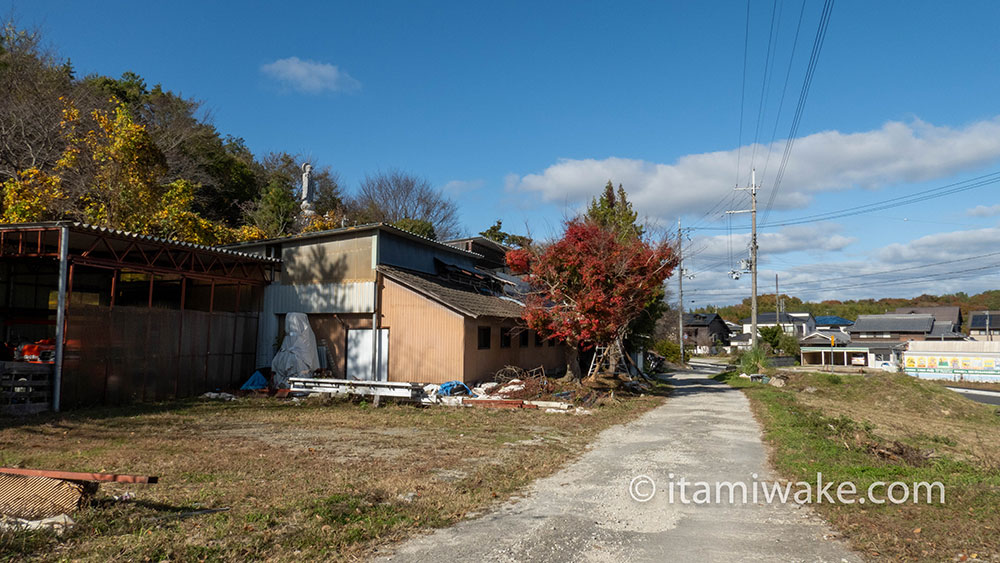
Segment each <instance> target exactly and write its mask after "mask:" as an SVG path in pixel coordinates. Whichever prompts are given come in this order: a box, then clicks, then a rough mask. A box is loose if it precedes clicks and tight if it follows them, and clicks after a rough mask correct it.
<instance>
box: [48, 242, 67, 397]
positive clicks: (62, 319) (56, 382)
mask: <svg viewBox="0 0 1000 563" xmlns="http://www.w3.org/2000/svg"><path fill="white" fill-rule="evenodd" d="M68 272H69V227H66V226H64V227H62V228H61V229H59V298H58V301H57V303H56V359H55V366H54V369H53V374H52V410H53V411H55V412H59V409H60V408H61V406H62V370H63V356H64V349H65V347H66V344H65V342H66V289H67V287H68V285H69V280H68V279H67V278H68Z"/></svg>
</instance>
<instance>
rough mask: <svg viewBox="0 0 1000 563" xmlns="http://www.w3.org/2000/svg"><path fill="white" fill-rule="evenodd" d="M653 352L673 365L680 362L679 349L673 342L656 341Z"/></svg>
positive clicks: (678, 345) (668, 340)
mask: <svg viewBox="0 0 1000 563" xmlns="http://www.w3.org/2000/svg"><path fill="white" fill-rule="evenodd" d="M653 351H654V352H656V353H657V354H659V355H661V356H663V357H664V358H666V360H667V361H668V362H673V363H675V364H679V363H680V362H681V347H680V344H678V343H677V342H676V341H675V340H670V339H663V340H657V341H656V342H655V343H654V344H653Z"/></svg>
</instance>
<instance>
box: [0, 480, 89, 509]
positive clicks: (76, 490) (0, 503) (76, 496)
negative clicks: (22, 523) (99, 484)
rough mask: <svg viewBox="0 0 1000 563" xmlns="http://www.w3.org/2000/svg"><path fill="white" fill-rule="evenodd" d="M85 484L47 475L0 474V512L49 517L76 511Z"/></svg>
mask: <svg viewBox="0 0 1000 563" xmlns="http://www.w3.org/2000/svg"><path fill="white" fill-rule="evenodd" d="M83 493H84V486H83V485H80V484H77V483H72V482H69V481H62V480H58V479H49V478H46V477H26V476H23V475H5V474H0V514H3V515H6V516H12V517H14V518H27V519H36V518H47V517H50V516H56V515H58V514H66V513H69V512H73V511H74V510H76V509H77V507H79V505H80V501H81V500H82V498H83Z"/></svg>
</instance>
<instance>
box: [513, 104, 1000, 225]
mask: <svg viewBox="0 0 1000 563" xmlns="http://www.w3.org/2000/svg"><path fill="white" fill-rule="evenodd" d="M752 148H753V147H744V149H743V153H742V155H743V156H742V157H743V166H746V163H747V159H748V155H749V154H750V151H751V150H752ZM783 150H784V144H783V143H775V146H774V149H773V152H772V155H771V159H770V163H769V164H768V168H767V169H766V170H761V169H759V170H758V183H759V184H762V185H763V186H764V191H763V193H762V197H764V198H766V197H767V196H768V194H767V190H768V189H770V187H771V180H772V179H771V178H770V176H773V175H774V173H775V172H776V170H777V168H778V161H779V160H780V156H781V153H782V151H783ZM766 153H767V147H764V146H758V147H757V155H758V157H757V158H758V159H759V161H760V164H759V165H758V167H759V168H761V167H762V166H761V165H762V164H763V162H764V161H765V160H766ZM760 155H765V156H760ZM737 158H738V151H737V150H729V151H717V152H710V153H701V154H692V155H686V156H683V157H681V158H679V159H678V160H677V161H676V162H674V163H673V164H661V163H656V162H649V161H645V160H638V159H630V158H618V157H610V158H605V159H601V160H598V159H582V160H573V159H562V160H560V161H559V162H557V163H556V164H553V165H551V166H549V167H548V168H546V169H545V170H544V171H542V172H540V173H538V174H528V175H526V176H523V177H521V178H520V179H519V181H518V182H516V185H515V189H519V190H523V191H527V192H535V193H538V194H539V195H540V196H541V197H542V199H544V200H546V201H559V202H565V201H569V202H581V201H586V200H588V199H589V198H591V197H593V196H594V194H596V193H598V192H599V191H600V188H601V186H603V185H604V183H605V182H607V181H608V180H609V179H610V180H611V181H613V182H614V183H616V184H617V183H622V184H624V185H625V188H626V190H627V191H628V192H629V195H630V196H631V199H632V200H633V202H634V203H635V204H636V206H637V207H638V208H640V209H643V210H644V212H645V213H647V214H648V215H650V216H659V217H675V216H676V215H677V214H679V213H699V212H706V211H708V210H709V209H710V208H711V207H712V206H713V205H715V204H716V203H717V202H718V201H719V200H720V199H723V198H729V197H731V195H732V190H733V187H734V185H733V182H734V180H735V177H734V174H735V171H736V168H737V166H736V163H737ZM998 159H1000V116H998V117H995V118H993V119H988V120H983V121H978V122H975V123H973V124H971V125H968V126H967V127H964V128H960V129H955V128H950V127H944V126H940V127H939V126H934V125H931V124H928V123H925V122H923V121H919V120H917V121H914V122H912V123H902V122H898V121H891V122H888V123H886V124H885V125H883V126H882V127H881V128H880V129H876V130H873V131H866V132H861V133H841V132H839V131H824V132H820V133H815V134H812V135H808V136H805V137H801V138H799V139H797V140H796V141H795V146H794V148H793V149H792V155H791V158H790V159H789V161H788V167H787V168H786V170H785V176H784V179H783V180H782V187H781V191H780V192H779V195H778V197H777V198H776V200H775V204H774V205H775V207H776V208H784V209H789V208H801V207H805V206H806V205H808V203H809V202H810V200H811V199H812V196H813V195H814V194H816V193H818V192H824V191H835V190H847V189H851V188H865V189H874V188H878V187H880V186H883V185H887V184H894V183H899V182H920V181H927V180H933V179H936V178H942V177H945V176H948V175H951V174H955V173H957V172H960V171H962V170H968V169H973V168H977V167H981V166H984V165H987V164H989V163H991V162H994V161H996V160H998ZM742 181H745V180H741V182H742ZM510 184H514V183H513V182H511V183H510Z"/></svg>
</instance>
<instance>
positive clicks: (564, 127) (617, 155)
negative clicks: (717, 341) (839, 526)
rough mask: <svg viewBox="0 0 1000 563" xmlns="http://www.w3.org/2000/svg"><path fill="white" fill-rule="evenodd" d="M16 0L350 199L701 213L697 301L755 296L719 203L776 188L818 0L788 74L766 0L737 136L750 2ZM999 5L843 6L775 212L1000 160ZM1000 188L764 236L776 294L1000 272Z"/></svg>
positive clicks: (784, 9) (90, 61)
mask: <svg viewBox="0 0 1000 563" xmlns="http://www.w3.org/2000/svg"><path fill="white" fill-rule="evenodd" d="M4 5H6V9H5V10H4V12H5V13H9V14H12V15H13V16H14V17H15V18H16V19H17V21H18V22H19V23H20V24H21V25H22V26H37V27H39V28H40V29H41V30H42V32H43V33H44V35H45V37H46V39H47V40H48V41H49V42H50V43H51V44H52V46H53V47H54V48H55V49H56V50H57V51H58V53H59V54H60V55H62V56H65V57H69V58H71V60H72V62H73V64H74V66H75V68H76V70H77V72H78V73H79V74H80V75H84V74H89V73H101V74H107V75H112V76H117V75H119V74H121V73H122V72H124V71H128V70H131V71H135V72H137V73H139V74H140V75H142V76H143V77H144V78H145V79H146V80H147V82H148V83H150V84H155V83H162V84H163V85H164V86H165V87H167V88H169V89H172V90H174V91H178V92H180V93H182V94H183V95H185V96H189V97H194V98H197V99H200V100H202V101H203V102H204V104H205V108H206V109H208V110H209V111H210V113H211V116H212V119H213V121H214V123H215V125H216V126H217V127H218V128H219V130H220V131H222V132H224V133H229V134H233V135H236V136H240V137H243V138H244V139H246V141H247V143H248V144H249V146H250V147H251V148H252V149H253V150H254V151H255V152H265V151H269V150H286V151H290V152H298V153H302V154H305V155H309V156H310V157H311V158H312V159H313V160H314V161H315V162H316V163H317V164H319V165H330V166H332V167H333V169H334V170H336V171H338V172H339V173H340V175H341V178H342V180H343V181H344V184H345V187H346V188H347V189H348V190H351V189H353V188H354V186H356V185H357V182H358V180H359V179H360V178H362V177H363V176H364V174H365V173H366V172H370V171H375V170H378V169H387V168H391V167H397V168H401V169H403V170H407V171H411V172H414V173H417V174H420V175H422V176H425V177H426V178H428V179H429V180H430V181H431V182H432V183H433V184H435V185H436V186H439V187H442V188H444V189H446V190H447V191H448V193H449V194H450V195H451V196H452V197H453V198H454V199H455V200H456V201H457V202H458V204H459V206H460V210H461V218H462V221H463V224H464V226H465V228H466V229H467V231H468V232H469V233H475V232H478V231H479V230H482V229H483V228H485V227H487V226H489V225H490V224H491V223H492V222H493V221H494V220H495V219H497V218H500V219H503V221H504V225H505V227H507V228H508V229H510V230H516V231H524V230H525V229H528V230H530V232H531V234H533V235H535V236H536V237H546V236H551V235H552V234H554V233H556V232H557V231H558V229H559V227H560V224H561V221H562V219H563V218H564V217H566V216H568V215H571V214H573V213H574V212H575V211H576V210H578V209H579V207H580V206H581V205H582V204H583V203H584V202H585V201H586V200H588V199H589V198H590V197H592V196H593V195H594V194H596V193H598V192H599V190H600V189H601V187H602V186H603V185H604V183H605V182H607V180H609V179H611V180H612V181H614V182H615V183H619V182H621V183H623V184H624V186H625V188H626V190H627V191H628V192H629V193H630V194H631V195H632V199H633V200H634V202H635V204H636V207H637V208H638V209H639V211H640V212H641V213H642V214H643V215H646V216H647V217H648V218H649V220H650V221H652V222H653V223H654V224H658V225H664V226H667V225H673V224H675V222H676V220H677V218H678V216H680V217H681V218H682V220H683V221H684V223H685V224H688V225H695V226H697V227H702V228H703V229H704V228H708V230H694V231H692V232H691V238H692V240H691V241H690V242H688V243H686V244H687V248H688V254H689V256H690V258H689V259H688V261H687V264H686V266H687V267H688V269H689V270H690V271H691V272H694V273H695V274H696V275H695V277H694V278H693V279H692V280H690V281H688V282H686V283H685V289H689V288H690V290H691V291H690V292H689V297H688V299H693V300H694V303H693V304H697V305H700V304H705V303H719V304H722V303H730V302H734V301H738V300H739V299H741V298H742V297H743V296H745V295H747V294H748V285H749V276H745V277H743V278H741V279H740V280H739V281H734V280H732V279H730V278H729V276H728V275H727V272H728V271H729V269H730V268H731V267H732V262H731V260H730V256H729V247H730V245H732V246H733V248H734V251H733V254H734V258H735V259H738V258H741V257H744V256H745V252H746V250H745V249H746V240H745V233H746V230H747V229H746V225H747V224H748V217H747V216H745V215H744V216H739V217H735V218H734V222H733V226H734V227H735V230H734V234H733V236H732V237H730V236H729V231H728V223H727V221H726V220H725V219H723V215H721V214H719V213H718V211H721V210H722V209H723V208H724V207H726V206H727V205H730V204H731V205H732V206H739V205H740V204H741V201H740V200H736V201H732V202H730V201H726V202H725V203H726V205H722V206H720V205H717V204H718V203H719V202H720V200H724V199H726V198H729V197H730V194H731V192H730V190H731V189H732V188H733V187H734V186H735V185H736V183H737V179H739V182H740V183H741V184H744V185H745V184H746V182H747V181H748V177H749V170H750V161H751V158H750V156H751V155H752V154H754V157H753V159H752V161H753V165H754V166H755V167H756V168H757V169H758V174H759V180H760V184H761V201H762V206H763V204H764V203H765V202H766V201H767V200H768V199H769V196H770V191H771V190H773V188H774V186H773V180H774V178H773V177H774V172H775V171H776V169H777V162H778V160H780V156H781V150H782V147H783V144H782V143H783V142H784V139H785V138H786V137H787V135H788V134H789V125H790V122H791V117H792V113H793V111H794V109H795V105H796V101H797V99H798V96H799V91H800V88H801V86H802V81H803V76H804V71H805V68H806V59H807V56H808V53H809V51H810V50H811V48H812V42H813V37H814V35H815V33H816V29H817V24H818V22H819V19H820V11H821V9H822V2H821V1H819V0H807V2H806V4H805V8H804V11H802V26H801V30H800V35H799V39H798V42H797V43H796V47H795V49H796V50H795V58H794V59H792V60H791V66H789V58H790V56H791V53H792V51H791V49H792V39H793V36H794V33H795V29H796V22H797V20H798V17H799V13H800V9H802V6H803V5H802V3H801V2H800V1H797V0H777V3H773V2H770V1H762V0H761V1H757V0H754V1H752V2H751V4H750V34H749V38H748V41H747V44H748V50H747V53H746V55H747V56H746V60H747V75H746V87H745V96H744V97H743V100H744V103H743V134H742V138H741V136H740V131H739V126H740V114H741V91H743V88H742V84H743V60H744V32H745V26H746V23H747V12H746V10H747V5H746V3H744V2H697V3H695V2H686V3H680V2H674V3H666V2H642V3H639V2H628V3H622V2H618V3H613V2H604V3H597V2H578V3H556V2H545V3H541V2H523V3H513V2H511V3H490V4H485V3H471V2H454V3H446V2H426V3H416V2H366V3H341V2H299V3H296V2H286V3H283V4H282V5H281V6H280V7H278V6H277V5H275V4H272V3H264V2H241V3H222V2H183V1H175V2H160V3H150V4H148V5H140V4H139V3H135V2H102V3H100V4H94V3H86V2H68V1H59V2H57V1H51V2H50V1H44V0H34V1H31V2H27V1H21V0H14V1H9V0H5V1H3V2H0V7H4ZM772 11H773V12H774V13H775V15H776V20H775V21H776V25H775V28H774V29H775V32H774V34H773V36H772V35H771V33H770V23H771V14H772ZM779 16H780V17H779ZM997 21H1000V4H998V3H996V2H972V1H969V2H960V3H947V4H945V3H941V2H914V1H907V2H904V1H898V2H862V1H848V0H840V1H839V2H837V3H836V5H835V7H834V11H833V14H832V18H831V23H830V25H829V28H828V33H827V37H826V41H825V43H824V44H823V50H822V52H821V55H820V59H819V63H818V66H817V67H816V72H815V75H814V77H813V81H812V84H811V88H810V90H809V96H808V99H807V103H806V105H805V108H804V113H803V115H802V119H801V122H800V125H799V128H798V131H797V135H796V142H795V144H794V148H793V150H792V152H791V153H790V158H789V161H788V167H787V169H786V172H785V177H784V181H783V182H782V184H781V187H780V190H779V191H778V192H777V193H776V194H775V197H774V201H775V209H774V211H773V213H771V214H770V215H768V220H769V222H771V223H776V222H783V221H787V220H789V219H794V218H798V217H803V216H807V215H813V214H816V213H822V212H824V211H829V210H835V209H842V208H847V207H852V206H856V205H862V204H865V203H868V202H874V201H881V200H886V199H889V198H895V197H900V196H905V195H907V194H912V193H914V192H917V191H919V190H925V189H928V188H933V187H937V186H943V185H945V184H948V183H950V182H954V181H958V180H963V179H966V178H971V177H974V176H978V175H982V174H986V173H989V172H993V171H996V170H1000V117H998V116H1000V106H998V103H997V100H1000V56H998V53H1000V35H998V34H997V33H996V29H997V27H996V26H997V24H996V22H997ZM769 36H771V37H772V39H771V42H770V44H771V50H772V57H771V59H770V61H771V67H770V69H769V70H768V72H767V74H768V77H769V80H768V81H767V82H766V83H765V84H763V91H764V93H765V94H764V100H763V101H764V102H765V103H762V100H761V92H762V80H763V78H764V73H765V60H766V59H767V55H766V54H767V51H768V44H769ZM789 68H791V70H790V72H789V82H788V87H787V91H786V93H785V100H784V104H783V106H782V109H781V113H780V115H779V114H778V101H779V99H780V98H781V92H782V87H783V85H784V78H785V73H786V71H787V70H788V69H789ZM761 108H762V109H761ZM759 112H760V115H761V116H762V119H760V120H759V124H758V113H759ZM757 131H759V133H757V134H755V133H756V132H757ZM772 131H776V132H777V134H776V143H775V144H774V145H773V146H772V147H771V148H772V152H771V156H770V158H768V156H767V155H768V149H767V144H768V143H769V141H770V140H771V137H772ZM755 138H756V139H757V140H758V141H759V142H760V143H761V145H760V146H759V147H758V149H757V150H756V151H754V150H753V148H752V146H751V143H752V142H753V141H754V139H755ZM741 146H742V149H741ZM737 160H739V162H740V166H739V168H738V167H737V165H736V163H737ZM765 168H766V173H765ZM998 194H1000V184H991V185H988V186H985V187H981V188H977V189H973V190H968V191H965V192H961V193H956V194H952V195H949V196H946V197H942V198H937V199H933V200H928V201H925V202H922V203H918V204H914V205H909V206H902V207H893V208H890V209H887V210H883V211H880V212H878V213H872V214H865V215H857V216H852V217H845V218H839V219H835V220H832V221H825V222H818V223H807V224H803V225H797V226H794V227H765V228H763V229H762V235H761V253H762V255H761V260H760V269H761V285H762V290H763V291H768V290H769V288H770V287H773V279H774V274H775V273H778V274H779V275H780V276H781V279H782V280H783V282H782V284H783V285H785V286H786V287H788V288H789V290H790V292H791V293H794V294H796V295H799V296H801V297H803V298H839V299H843V298H856V297H881V296H887V295H893V296H906V295H916V294H919V293H923V292H928V293H945V292H953V291H966V292H968V293H974V292H978V291H981V290H983V289H991V288H995V287H997V285H998V283H997V282H998V281H1000V278H998V276H997V271H998V270H997V268H992V269H989V268H987V267H989V266H991V265H993V264H1000V256H993V257H983V258H976V257H977V256H982V255H983V254H988V253H990V252H995V250H993V249H996V248H997V247H998V244H997V243H1000V225H998V223H1000V221H998V218H1000V205H998V204H1000V197H998ZM980 206H981V207H980ZM713 208H715V212H713V213H710V214H708V215H706V213H707V212H709V211H710V210H713ZM977 208H978V209H977ZM970 210H975V211H970ZM720 227H722V228H723V230H711V229H712V228H720ZM955 260H959V261H957V262H956V261H955ZM942 262H947V263H945V264H941V263H942ZM976 267H983V268H987V269H983V270H974V268H976ZM885 270H896V271H895V272H889V273H885V274H879V273H878V272H882V271H885ZM946 272H953V273H954V275H953V276H947V277H942V276H934V277H932V275H936V274H939V273H946ZM867 274H871V275H867ZM849 276H855V278H854V279H844V278H845V277H849ZM857 276H861V277H857ZM834 278H837V279H834ZM897 280H898V281H900V282H905V283H894V281H897ZM871 282H879V283H871ZM691 304H692V303H690V302H689V303H687V305H688V306H690V305H691Z"/></svg>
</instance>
